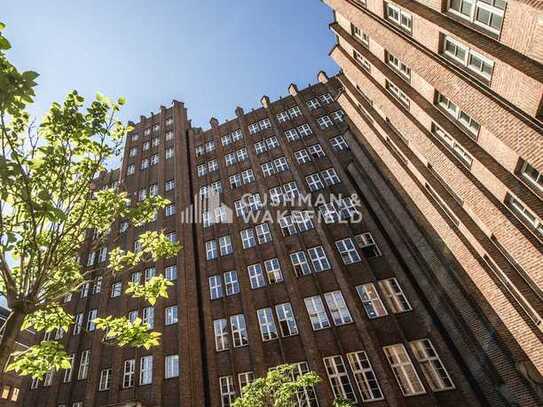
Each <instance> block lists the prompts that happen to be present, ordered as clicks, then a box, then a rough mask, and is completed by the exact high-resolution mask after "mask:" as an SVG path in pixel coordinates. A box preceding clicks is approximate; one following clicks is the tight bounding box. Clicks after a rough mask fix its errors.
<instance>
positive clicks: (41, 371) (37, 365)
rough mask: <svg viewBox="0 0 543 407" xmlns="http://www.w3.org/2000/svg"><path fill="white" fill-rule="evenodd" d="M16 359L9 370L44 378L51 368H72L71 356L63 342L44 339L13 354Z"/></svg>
mask: <svg viewBox="0 0 543 407" xmlns="http://www.w3.org/2000/svg"><path fill="white" fill-rule="evenodd" d="M13 357H14V361H13V362H12V363H11V364H10V365H9V366H8V367H7V369H6V370H7V371H12V370H13V371H15V372H17V373H18V374H20V375H24V376H32V377H35V378H37V379H43V377H44V376H45V374H46V373H47V372H49V371H50V370H60V369H69V368H70V358H69V356H68V354H67V353H66V352H65V350H64V347H63V346H62V344H60V343H59V342H56V341H43V342H41V343H39V344H38V345H34V346H32V347H30V348H28V349H27V350H26V351H23V352H15V353H14V354H13Z"/></svg>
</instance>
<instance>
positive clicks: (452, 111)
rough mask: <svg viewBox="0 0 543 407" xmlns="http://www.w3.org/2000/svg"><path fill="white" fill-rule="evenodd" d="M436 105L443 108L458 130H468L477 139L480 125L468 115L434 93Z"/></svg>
mask: <svg viewBox="0 0 543 407" xmlns="http://www.w3.org/2000/svg"><path fill="white" fill-rule="evenodd" d="M435 103H436V105H437V106H439V107H441V108H443V109H444V110H445V111H446V112H447V113H448V114H449V117H451V118H452V119H453V120H454V122H455V124H458V125H460V128H462V129H465V130H468V132H469V134H470V135H473V136H475V138H477V136H478V134H479V130H480V129H481V125H480V124H479V123H478V122H477V121H476V120H475V119H473V118H472V117H471V116H470V115H469V114H467V113H466V112H464V111H463V110H461V109H460V108H459V107H458V106H457V105H456V104H455V103H454V102H453V101H451V100H450V99H449V98H447V97H446V96H445V95H443V94H441V93H439V92H437V91H436V102H435Z"/></svg>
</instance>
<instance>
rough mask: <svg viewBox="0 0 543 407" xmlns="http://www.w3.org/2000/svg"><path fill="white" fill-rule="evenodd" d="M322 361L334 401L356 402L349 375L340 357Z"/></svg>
mask: <svg viewBox="0 0 543 407" xmlns="http://www.w3.org/2000/svg"><path fill="white" fill-rule="evenodd" d="M323 360H324V366H325V367H326V373H327V374H328V380H329V381H330V385H331V386H332V391H333V392H334V397H335V398H336V399H346V400H351V401H354V402H356V396H355V394H354V390H353V387H352V385H351V379H349V374H348V373H347V369H346V368H345V363H344V362H343V358H342V357H341V355H336V356H330V357H327V358H324V359H323Z"/></svg>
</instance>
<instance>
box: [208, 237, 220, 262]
mask: <svg viewBox="0 0 543 407" xmlns="http://www.w3.org/2000/svg"><path fill="white" fill-rule="evenodd" d="M218 255H219V252H218V251H217V241H216V240H208V241H207V242H206V259H207V260H213V259H216V258H217V257H218Z"/></svg>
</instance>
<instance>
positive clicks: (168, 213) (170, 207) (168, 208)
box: [164, 204, 175, 216]
mask: <svg viewBox="0 0 543 407" xmlns="http://www.w3.org/2000/svg"><path fill="white" fill-rule="evenodd" d="M164 214H165V215H166V216H172V215H175V204H171V205H168V206H166V207H165V208H164Z"/></svg>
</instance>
